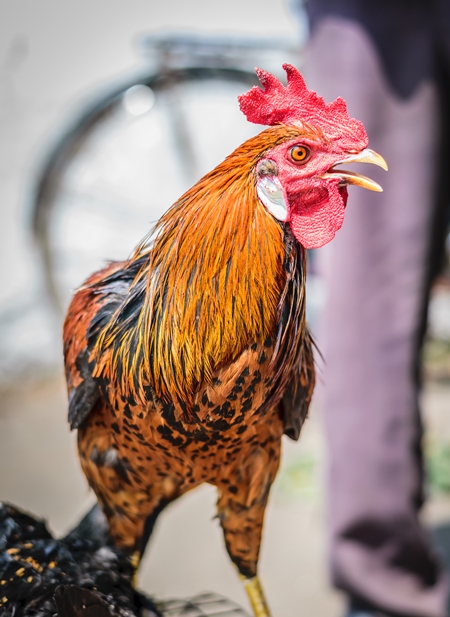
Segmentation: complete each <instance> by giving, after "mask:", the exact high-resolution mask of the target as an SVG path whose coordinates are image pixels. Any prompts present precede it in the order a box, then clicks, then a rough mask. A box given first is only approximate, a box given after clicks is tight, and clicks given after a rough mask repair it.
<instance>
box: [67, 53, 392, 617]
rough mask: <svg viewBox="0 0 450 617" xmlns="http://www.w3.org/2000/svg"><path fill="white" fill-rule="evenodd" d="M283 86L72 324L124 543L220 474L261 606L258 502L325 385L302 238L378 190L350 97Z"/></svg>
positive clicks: (87, 434)
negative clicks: (357, 191) (357, 197)
mask: <svg viewBox="0 0 450 617" xmlns="http://www.w3.org/2000/svg"><path fill="white" fill-rule="evenodd" d="M283 68H284V69H285V71H286V73H287V86H284V85H282V84H281V82H279V81H278V80H277V79H276V78H275V77H274V76H273V75H271V74H269V73H267V72H265V71H262V70H260V69H257V70H256V72H257V75H258V77H259V79H260V82H261V84H262V86H263V88H259V87H253V88H252V89H251V90H250V91H249V92H248V93H247V94H244V95H242V96H241V97H239V100H240V107H241V110H242V111H243V112H244V114H245V115H246V116H247V119H248V120H249V121H250V122H254V123H257V124H262V125H266V126H268V128H266V129H265V130H263V131H262V132H261V133H260V134H258V135H257V136H255V137H252V138H251V139H249V140H248V141H246V142H245V143H244V144H242V145H241V146H239V147H238V148H237V149H236V150H235V151H234V152H233V153H232V154H230V155H229V156H228V157H227V158H226V159H225V160H224V161H223V162H222V163H220V164H219V165H218V166H217V167H216V168H215V169H213V170H212V171H211V172H210V173H208V174H207V175H206V176H204V177H203V178H202V179H201V180H199V182H197V184H195V186H193V187H192V188H191V189H190V190H188V191H187V192H186V193H185V194H184V195H183V196H182V197H180V199H179V200H178V201H177V202H176V203H175V204H174V205H173V206H172V207H171V208H169V210H168V211H167V212H166V214H164V215H163V217H162V218H161V219H160V220H159V222H158V223H157V224H156V227H155V229H154V230H153V234H152V239H151V241H144V242H143V243H142V244H141V245H140V246H139V247H138V248H137V249H136V251H135V252H134V254H133V255H132V257H131V258H130V259H128V260H127V261H124V262H119V263H110V264H109V265H108V266H107V267H105V268H104V269H103V270H101V271H99V272H97V273H96V274H94V275H93V276H91V277H90V278H89V279H88V280H87V281H86V283H85V284H84V285H83V286H82V287H81V288H80V289H79V290H78V291H77V292H76V294H75V296H74V298H73V301H72V303H71V306H70V308H69V311H68V314H67V317H66V321H65V326H64V352H65V364H66V375H67V383H68V393H69V422H70V425H71V428H72V429H78V448H79V455H80V460H81V465H82V468H83V471H84V473H85V475H86V477H87V479H88V481H89V484H90V485H91V487H92V488H93V490H94V491H95V493H96V495H97V497H98V500H99V503H100V505H101V508H102V509H103V511H104V512H105V514H106V516H107V519H108V522H109V528H110V534H111V537H112V538H113V540H114V542H115V544H116V545H117V546H118V547H119V548H120V549H121V550H122V551H125V552H126V553H127V554H129V555H130V560H131V561H132V563H133V564H134V566H135V567H137V566H138V563H139V560H140V557H141V556H142V553H143V551H144V548H145V545H146V543H147V541H148V539H149V537H150V534H151V532H152V529H153V526H154V523H155V521H156V518H157V517H158V515H159V514H160V512H161V511H162V510H163V509H164V508H165V506H167V504H169V503H170V502H172V501H173V500H174V499H176V498H178V497H179V496H180V495H182V494H184V493H185V492H186V491H188V490H190V489H192V488H194V487H196V486H198V485H199V484H201V483H203V482H209V483H211V484H213V485H215V486H216V487H217V489H218V491H219V499H218V504H217V510H218V518H219V520H220V524H221V526H222V529H223V533H224V537H225V544H226V549H227V551H228V554H229V556H230V558H231V560H232V561H233V563H234V564H235V565H236V566H237V569H238V571H239V574H240V576H241V577H242V579H243V580H244V584H245V587H246V591H247V593H248V595H249V599H250V602H251V605H252V608H253V611H254V614H255V615H256V616H258V617H268V616H269V615H270V613H269V609H268V607H267V604H266V600H265V597H264V594H263V590H262V587H261V584H260V582H259V579H258V576H257V564H258V554H259V548H260V542H261V533H262V526H263V518H264V511H265V507H266V504H267V499H268V495H269V490H270V487H271V484H272V482H273V480H274V478H275V476H276V473H277V470H278V465H279V461H280V448H281V438H282V435H283V433H286V434H287V435H288V436H289V437H291V438H292V439H298V436H299V433H300V429H301V427H302V424H303V422H304V420H305V417H306V415H307V411H308V406H309V403H310V400H311V396H312V392H313V388H314V360H313V344H312V340H311V337H310V334H309V332H308V329H307V325H306V321H305V277H306V249H308V248H315V247H320V246H322V245H324V244H325V243H327V242H329V241H330V240H331V239H332V238H333V237H334V235H335V233H336V231H337V230H338V229H339V228H340V227H341V225H342V223H343V218H344V212H345V207H346V202H347V185H357V186H361V187H364V188H367V189H370V190H375V191H381V187H380V186H379V185H378V184H376V183H375V182H374V181H372V180H370V179H369V178H366V177H364V176H361V175H358V174H355V173H353V172H349V171H345V170H342V169H341V168H336V166H337V165H341V164H344V163H345V164H347V163H354V162H367V163H374V164H376V165H379V166H381V167H383V168H384V169H387V166H386V163H385V161H384V160H383V158H382V157H381V156H379V155H378V154H376V153H375V152H373V151H372V150H369V149H367V144H368V138H367V135H366V132H365V130H364V127H363V125H362V123H361V122H359V121H357V120H355V119H352V118H350V117H349V116H348V114H347V110H346V105H345V102H344V101H343V100H342V99H337V100H336V101H334V102H333V103H331V104H326V103H325V101H324V100H323V99H322V98H320V97H319V96H317V95H316V94H315V93H314V92H312V91H309V90H308V88H307V86H306V84H305V82H304V80H303V77H302V76H301V74H300V73H299V72H298V71H297V70H296V69H295V68H294V67H293V66H291V65H284V67H283Z"/></svg>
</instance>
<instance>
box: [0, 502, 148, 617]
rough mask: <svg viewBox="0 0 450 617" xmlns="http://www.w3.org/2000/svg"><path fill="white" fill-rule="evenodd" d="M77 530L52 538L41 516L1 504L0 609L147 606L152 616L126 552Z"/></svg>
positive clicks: (112, 612) (40, 615)
mask: <svg viewBox="0 0 450 617" xmlns="http://www.w3.org/2000/svg"><path fill="white" fill-rule="evenodd" d="M79 531H80V530H74V532H72V533H71V534H69V536H67V537H66V538H63V539H61V540H57V539H55V538H54V537H53V536H52V535H51V534H50V532H49V531H48V529H47V527H46V525H45V523H44V522H43V521H41V520H38V519H36V518H34V517H33V516H31V515H29V514H26V513H24V512H21V511H20V510H18V509H16V508H15V507H13V506H11V505H8V504H0V614H1V615H2V616H3V617H137V616H138V615H139V614H140V611H139V608H140V607H141V606H146V607H147V608H148V609H149V611H148V613H147V614H148V615H149V616H150V615H154V617H156V609H154V610H153V608H154V607H153V604H152V602H151V601H150V600H149V599H146V598H145V597H144V596H142V595H140V594H137V593H136V592H135V590H134V589H133V586H132V574H133V568H132V567H131V565H130V562H129V559H128V557H127V556H126V555H125V554H123V553H121V552H120V551H119V550H118V549H116V548H114V547H112V546H110V547H107V546H104V545H103V544H102V543H101V542H98V541H94V540H93V539H92V538H87V537H83V535H82V534H81V535H80V534H79V533H78V532H79ZM150 611H152V612H150Z"/></svg>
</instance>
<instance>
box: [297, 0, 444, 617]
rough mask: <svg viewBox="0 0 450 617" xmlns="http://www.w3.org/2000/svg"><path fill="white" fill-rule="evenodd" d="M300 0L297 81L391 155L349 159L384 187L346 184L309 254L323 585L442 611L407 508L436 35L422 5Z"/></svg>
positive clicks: (440, 81) (425, 265) (420, 611)
mask: <svg viewBox="0 0 450 617" xmlns="http://www.w3.org/2000/svg"><path fill="white" fill-rule="evenodd" d="M309 4H310V6H309V10H310V17H311V24H312V35H311V42H310V46H309V55H308V62H307V66H306V78H307V83H308V85H309V87H311V88H312V89H314V90H317V92H319V93H320V94H321V95H323V96H324V98H325V100H327V101H332V100H334V98H336V97H337V96H342V97H343V98H344V99H346V101H347V104H348V110H349V113H350V115H351V116H354V117H356V118H358V119H359V120H362V121H363V123H364V125H365V127H366V130H367V133H368V135H369V147H371V148H373V149H374V150H376V151H377V152H379V153H380V154H381V155H382V156H383V157H384V158H385V159H386V161H387V162H388V165H389V172H388V173H385V172H383V171H382V170H378V168H377V169H375V168H373V167H372V166H363V165H361V167H360V169H359V170H358V171H360V172H362V173H365V174H367V175H369V176H370V177H372V178H374V179H375V180H376V181H378V182H379V183H380V184H381V185H382V186H383V188H384V193H382V194H378V193H371V192H368V191H365V190H362V189H359V188H356V187H350V189H349V200H348V206H347V213H346V219H345V221H344V225H343V228H342V229H341V230H340V231H339V232H338V234H337V236H336V238H335V240H333V242H332V243H331V244H330V245H328V246H327V247H325V248H324V249H321V251H319V256H318V257H319V260H320V263H321V269H322V274H323V276H324V277H325V279H326V284H327V294H328V295H327V301H326V307H325V311H324V317H323V327H322V333H321V337H320V347H321V349H322V352H323V354H324V357H325V369H324V372H325V375H324V382H325V386H324V401H323V402H324V418H325V428H326V436H327V443H328V452H329V475H328V483H329V487H328V489H329V490H328V495H329V527H330V533H331V538H330V550H331V571H332V577H333V582H334V584H335V585H336V586H337V587H338V588H340V589H343V590H344V591H346V592H347V593H348V594H349V595H350V596H351V597H352V598H354V599H355V600H357V601H359V602H360V603H361V604H362V605H364V604H367V605H368V606H372V607H374V608H378V609H380V610H385V611H390V612H394V613H398V614H402V615H405V614H406V615H415V616H420V617H443V616H444V615H445V614H446V608H445V604H446V598H447V574H446V573H445V572H444V571H443V570H442V568H441V567H440V565H439V564H438V562H437V560H436V558H435V556H434V554H433V551H432V549H431V546H430V541H429V539H428V537H427V535H426V533H425V531H424V529H423V528H422V526H421V524H420V521H419V518H418V516H419V508H420V506H421V503H422V490H423V489H422V484H423V471H422V460H421V449H420V440H421V424H420V415H419V404H418V394H419V381H420V380H419V372H418V352H419V349H420V345H421V342H422V337H423V330H424V321H425V306H426V300H427V296H428V291H429V285H430V280H431V278H432V275H433V273H434V271H435V269H436V266H437V264H438V262H439V257H440V255H441V251H442V246H443V238H444V233H443V232H444V230H445V212H444V210H445V202H446V200H445V190H444V189H445V186H444V184H443V183H442V182H441V180H440V178H441V175H440V170H442V169H443V168H444V166H445V165H447V170H448V165H449V160H448V153H447V154H446V149H445V148H444V145H445V143H443V141H442V137H443V136H445V134H446V133H448V128H447V123H448V121H447V119H446V117H445V115H443V114H441V109H442V107H441V105H442V103H443V102H444V104H446V102H447V99H446V97H447V96H448V94H447V92H446V88H447V86H446V79H447V77H446V70H447V69H446V66H445V62H446V61H445V49H444V47H445V44H446V41H444V43H445V44H443V45H442V46H440V45H438V38H439V37H437V35H436V31H435V30H434V25H435V24H434V25H433V19H435V16H433V15H431V16H430V10H431V9H430V8H429V7H431V6H432V3H421V2H417V1H413V0H411V1H410V2H409V3H408V2H401V1H394V0H391V1H390V2H389V3H388V2H385V1H383V0H378V2H358V1H357V0H354V1H348V2H341V1H339V0H333V1H331V2H330V1H326V0H322V1H320V0H317V1H314V0H311V1H310V3H309ZM405 7H406V8H405ZM440 25H442V23H441V24H440ZM447 42H448V41H447ZM448 113H449V114H450V104H449V106H448ZM446 143H447V144H448V141H446ZM447 149H448V147H447ZM445 157H446V161H445V160H444V159H445ZM444 163H445V165H444ZM355 170H356V167H355ZM446 173H447V177H448V171H447V172H446ZM447 185H448V186H447V192H448V195H449V197H450V185H449V183H448V181H447ZM449 422H450V418H449Z"/></svg>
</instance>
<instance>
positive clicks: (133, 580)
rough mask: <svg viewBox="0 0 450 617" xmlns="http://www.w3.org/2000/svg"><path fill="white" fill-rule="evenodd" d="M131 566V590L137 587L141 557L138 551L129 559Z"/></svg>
mask: <svg viewBox="0 0 450 617" xmlns="http://www.w3.org/2000/svg"><path fill="white" fill-rule="evenodd" d="M130 561H131V565H132V567H133V575H132V577H131V584H132V585H133V588H134V589H136V586H137V571H138V567H139V562H140V561H141V555H140V552H139V551H135V552H134V553H133V554H132V555H131V557H130Z"/></svg>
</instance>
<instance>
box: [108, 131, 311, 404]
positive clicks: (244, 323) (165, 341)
mask: <svg viewBox="0 0 450 617" xmlns="http://www.w3.org/2000/svg"><path fill="white" fill-rule="evenodd" d="M299 134H300V130H299V129H297V128H295V127H286V126H277V127H271V128H269V129H267V130H265V131H263V132H262V133H260V134H259V135H257V136H256V137H254V138H252V139H250V140H248V141H247V142H245V143H244V144H242V145H241V146H240V147H239V148H237V149H236V150H235V151H234V152H233V153H232V154H231V155H230V156H229V157H227V158H226V159H225V160H224V161H223V163H221V164H220V165H218V166H217V167H216V168H215V169H214V170H213V171H211V172H210V173H209V174H207V175H206V176H205V177H204V178H202V179H201V180H200V181H199V182H198V183H197V184H196V185H195V186H194V187H192V188H191V189H190V190H189V191H188V192H187V193H185V194H184V195H183V196H182V197H181V198H180V199H179V200H178V202H176V203H175V204H174V205H173V206H172V207H171V208H170V209H169V210H168V211H167V212H166V214H165V215H164V216H163V217H162V218H161V219H160V221H159V222H158V224H157V225H156V229H155V231H156V238H155V241H154V243H153V245H152V246H151V247H150V248H148V247H146V246H143V247H140V248H138V249H137V251H136V253H135V254H134V256H133V257H132V259H131V262H134V261H136V259H139V258H142V257H143V256H145V255H147V256H148V260H147V261H146V263H145V266H144V267H143V269H142V270H141V272H140V273H139V275H138V276H137V278H136V280H135V283H134V285H136V284H137V283H138V282H139V281H141V282H143V281H144V280H145V281H146V292H145V299H144V302H143V304H142V306H141V308H140V314H139V319H138V320H137V322H136V325H135V326H134V327H132V328H130V329H128V330H126V331H125V332H124V331H123V329H121V328H120V324H119V323H117V322H115V323H114V319H113V321H112V323H111V324H110V325H109V326H108V328H107V329H106V331H104V332H103V334H102V336H101V337H100V340H99V343H98V346H97V350H98V351H101V354H102V355H103V361H104V362H103V363H102V364H103V365H104V364H105V361H106V363H107V364H109V369H110V371H113V370H114V367H116V366H117V364H118V363H120V364H121V368H122V370H121V374H122V387H123V388H124V389H125V392H127V391H128V392H131V393H132V394H134V395H135V396H136V397H137V398H138V400H140V401H143V399H145V395H144V391H143V386H145V385H150V386H151V387H152V389H153V390H154V391H155V393H156V395H157V396H158V397H159V398H162V399H165V400H167V401H172V402H175V404H176V401H177V400H181V401H183V402H184V403H186V404H189V402H190V401H192V397H193V394H194V392H195V391H196V390H197V389H198V386H199V385H200V384H201V383H202V382H204V381H209V380H210V378H211V376H212V374H213V372H214V371H215V370H217V369H219V368H220V367H221V366H223V365H225V364H226V363H228V362H230V361H231V360H232V359H234V358H236V357H237V356H239V355H240V353H241V352H242V351H243V350H244V349H245V347H247V346H248V345H249V344H250V343H251V342H252V341H255V340H261V339H264V338H265V337H266V336H267V335H269V334H270V333H272V332H273V329H274V327H275V325H276V321H277V318H278V309H279V303H280V295H281V293H282V290H283V288H284V285H285V280H286V273H285V271H284V268H283V262H284V258H285V246H284V232H283V229H282V227H281V226H280V225H279V224H278V223H277V222H276V221H275V220H274V219H273V217H272V216H271V215H270V214H269V213H268V212H267V211H266V209H265V208H264V206H263V205H262V204H261V202H260V201H259V199H258V197H257V193H256V186H255V182H256V179H255V176H254V172H253V170H254V167H255V165H256V163H257V161H258V159H259V158H261V157H262V156H263V155H264V152H266V151H267V150H269V149H270V148H272V147H274V146H275V145H277V144H279V143H281V142H282V141H286V140H290V139H292V138H294V137H296V136H298V135H299ZM117 337H119V338H120V345H117ZM114 339H116V344H115V345H113V342H114ZM108 348H109V350H110V353H106V354H105V355H104V352H106V351H107V349H108ZM130 349H133V353H132V354H131V353H130V351H129V350H130ZM107 358H108V360H107ZM137 373H138V375H137ZM136 377H138V378H137V379H136ZM135 384H138V386H136V385H135Z"/></svg>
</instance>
